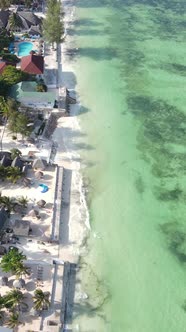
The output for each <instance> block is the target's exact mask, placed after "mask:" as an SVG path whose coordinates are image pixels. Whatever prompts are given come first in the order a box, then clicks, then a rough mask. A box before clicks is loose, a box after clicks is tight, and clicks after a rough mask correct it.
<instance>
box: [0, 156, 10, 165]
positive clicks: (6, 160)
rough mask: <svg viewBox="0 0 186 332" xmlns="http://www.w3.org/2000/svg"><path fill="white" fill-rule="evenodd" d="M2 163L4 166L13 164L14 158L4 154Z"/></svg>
mask: <svg viewBox="0 0 186 332" xmlns="http://www.w3.org/2000/svg"><path fill="white" fill-rule="evenodd" d="M0 164H1V165H2V166H4V167H7V166H11V164H12V160H11V159H10V158H9V157H6V156H3V158H2V159H1V161H0Z"/></svg>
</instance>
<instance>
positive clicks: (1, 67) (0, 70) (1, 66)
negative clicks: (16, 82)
mask: <svg viewBox="0 0 186 332" xmlns="http://www.w3.org/2000/svg"><path fill="white" fill-rule="evenodd" d="M7 66H14V67H16V64H15V63H11V62H7V61H0V75H1V74H2V73H3V71H4V69H5V68H6V67H7Z"/></svg>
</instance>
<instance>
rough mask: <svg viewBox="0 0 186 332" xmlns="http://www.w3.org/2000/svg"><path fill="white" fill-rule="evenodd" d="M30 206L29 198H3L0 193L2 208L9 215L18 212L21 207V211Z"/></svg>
mask: <svg viewBox="0 0 186 332" xmlns="http://www.w3.org/2000/svg"><path fill="white" fill-rule="evenodd" d="M27 205H28V198H27V197H24V196H20V197H18V198H16V199H15V198H12V197H9V196H2V195H1V192H0V207H4V208H5V210H6V211H8V212H9V213H10V212H12V211H16V210H17V207H18V206H19V207H20V208H21V209H26V208H27Z"/></svg>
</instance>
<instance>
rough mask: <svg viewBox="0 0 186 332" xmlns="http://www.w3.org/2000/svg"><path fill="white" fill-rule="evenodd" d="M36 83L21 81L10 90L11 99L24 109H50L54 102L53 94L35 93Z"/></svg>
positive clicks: (54, 96) (54, 95) (54, 94)
mask: <svg viewBox="0 0 186 332" xmlns="http://www.w3.org/2000/svg"><path fill="white" fill-rule="evenodd" d="M36 88H37V83H36V82H33V81H23V82H20V83H18V84H15V85H13V86H12V88H11V97H12V98H15V99H16V100H17V101H19V102H20V103H21V104H22V105H23V106H25V107H31V108H34V109H38V108H39V109H52V108H53V107H54V104H55V100H56V93H55V92H52V91H50V92H37V89H36Z"/></svg>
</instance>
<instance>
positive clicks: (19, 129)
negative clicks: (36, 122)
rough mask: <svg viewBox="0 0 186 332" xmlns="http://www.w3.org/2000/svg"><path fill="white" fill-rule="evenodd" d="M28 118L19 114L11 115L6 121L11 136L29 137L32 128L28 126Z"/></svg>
mask: <svg viewBox="0 0 186 332" xmlns="http://www.w3.org/2000/svg"><path fill="white" fill-rule="evenodd" d="M28 124H29V118H28V116H27V115H26V114H23V113H20V112H13V113H11V115H10V117H9V120H8V129H9V131H10V132H11V133H12V134H16V136H17V134H21V135H22V137H26V136H29V134H30V133H31V131H32V127H30V126H28Z"/></svg>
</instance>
